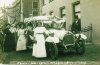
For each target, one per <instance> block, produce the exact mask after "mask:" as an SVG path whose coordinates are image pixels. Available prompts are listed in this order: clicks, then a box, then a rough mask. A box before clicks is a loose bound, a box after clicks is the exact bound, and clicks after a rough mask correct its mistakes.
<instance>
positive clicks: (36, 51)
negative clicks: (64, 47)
mask: <svg viewBox="0 0 100 65" xmlns="http://www.w3.org/2000/svg"><path fill="white" fill-rule="evenodd" d="M45 31H46V28H45V27H42V23H41V22H38V27H36V28H35V29H34V36H35V39H36V41H37V43H35V44H33V53H32V56H34V57H36V58H43V57H46V56H47V54H46V48H45V38H44V32H45Z"/></svg>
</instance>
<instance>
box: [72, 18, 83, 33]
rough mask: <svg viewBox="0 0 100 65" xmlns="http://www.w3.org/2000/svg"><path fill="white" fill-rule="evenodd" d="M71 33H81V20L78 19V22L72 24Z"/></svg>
mask: <svg viewBox="0 0 100 65" xmlns="http://www.w3.org/2000/svg"><path fill="white" fill-rule="evenodd" d="M71 31H72V32H74V33H78V32H79V31H81V20H80V19H78V21H77V22H73V23H72V27H71Z"/></svg>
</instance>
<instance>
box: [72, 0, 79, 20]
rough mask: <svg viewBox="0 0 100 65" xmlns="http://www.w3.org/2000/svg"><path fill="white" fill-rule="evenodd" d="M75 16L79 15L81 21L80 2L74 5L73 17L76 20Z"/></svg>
mask: <svg viewBox="0 0 100 65" xmlns="http://www.w3.org/2000/svg"><path fill="white" fill-rule="evenodd" d="M75 15H78V17H79V18H80V19H81V9H80V2H79V1H77V2H74V3H73V16H74V20H75Z"/></svg>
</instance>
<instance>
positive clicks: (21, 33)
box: [16, 24, 26, 51]
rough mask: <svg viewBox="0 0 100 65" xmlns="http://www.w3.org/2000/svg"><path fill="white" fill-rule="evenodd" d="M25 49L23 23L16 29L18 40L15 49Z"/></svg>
mask: <svg viewBox="0 0 100 65" xmlns="http://www.w3.org/2000/svg"><path fill="white" fill-rule="evenodd" d="M22 50H26V38H25V29H24V25H23V24H22V25H21V28H20V29H19V30H18V41H17V47H16V51H22Z"/></svg>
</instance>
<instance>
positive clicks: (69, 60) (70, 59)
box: [0, 44, 100, 65]
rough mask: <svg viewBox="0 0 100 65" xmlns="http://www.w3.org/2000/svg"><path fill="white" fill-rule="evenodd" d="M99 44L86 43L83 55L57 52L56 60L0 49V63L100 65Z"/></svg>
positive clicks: (29, 53) (30, 53)
mask: <svg viewBox="0 0 100 65" xmlns="http://www.w3.org/2000/svg"><path fill="white" fill-rule="evenodd" d="M99 61H100V45H96V44H91V45H86V52H85V54H83V55H77V54H75V53H66V54H59V57H58V59H57V60H56V61H54V60H51V59H50V58H45V59H36V58H34V57H32V52H31V51H27V52H16V51H13V52H1V51H0V63H4V64H13V63H14V64H22V65H25V63H26V64H27V63H31V64H35V65H39V64H42V65H47V64H48V65H58V64H60V65H63V64H65V65H78V64H79V65H100V64H99Z"/></svg>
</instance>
